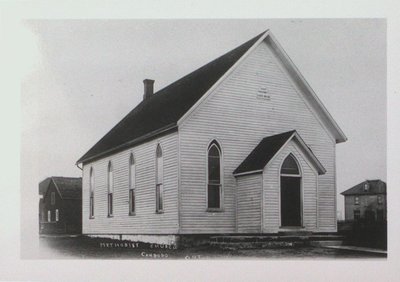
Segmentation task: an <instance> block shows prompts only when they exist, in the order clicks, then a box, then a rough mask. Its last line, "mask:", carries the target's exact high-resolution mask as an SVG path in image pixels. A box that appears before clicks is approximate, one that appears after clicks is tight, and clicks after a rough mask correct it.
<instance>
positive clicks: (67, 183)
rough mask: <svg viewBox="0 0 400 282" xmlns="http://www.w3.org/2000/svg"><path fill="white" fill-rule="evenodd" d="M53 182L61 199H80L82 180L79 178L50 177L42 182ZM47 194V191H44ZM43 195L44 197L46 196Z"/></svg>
mask: <svg viewBox="0 0 400 282" xmlns="http://www.w3.org/2000/svg"><path fill="white" fill-rule="evenodd" d="M47 180H50V181H53V183H54V185H55V186H56V189H57V191H58V192H59V194H60V196H61V198H62V199H78V200H79V199H82V178H81V177H60V176H52V177H49V178H46V179H45V180H43V181H42V182H45V181H46V183H48V184H49V183H50V181H47ZM46 193H47V189H46ZM46 193H44V195H45V194H46Z"/></svg>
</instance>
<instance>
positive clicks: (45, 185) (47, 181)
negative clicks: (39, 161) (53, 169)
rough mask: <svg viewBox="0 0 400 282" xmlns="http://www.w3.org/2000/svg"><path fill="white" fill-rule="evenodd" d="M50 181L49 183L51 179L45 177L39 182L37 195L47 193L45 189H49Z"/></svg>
mask: <svg viewBox="0 0 400 282" xmlns="http://www.w3.org/2000/svg"><path fill="white" fill-rule="evenodd" d="M50 181H51V177H47V178H46V179H44V180H43V181H40V183H39V195H45V194H46V193H47V188H49V184H50Z"/></svg>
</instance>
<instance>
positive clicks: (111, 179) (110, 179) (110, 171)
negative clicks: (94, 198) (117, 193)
mask: <svg viewBox="0 0 400 282" xmlns="http://www.w3.org/2000/svg"><path fill="white" fill-rule="evenodd" d="M107 185H108V216H109V217H111V216H112V215H113V192H114V176H113V167H112V164H111V162H109V163H108V177H107Z"/></svg>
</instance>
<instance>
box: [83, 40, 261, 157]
mask: <svg viewBox="0 0 400 282" xmlns="http://www.w3.org/2000/svg"><path fill="white" fill-rule="evenodd" d="M265 33H266V32H263V33H260V34H259V35H257V36H256V37H254V38H252V39H250V40H249V41H247V42H246V43H244V44H242V45H240V46H239V47H237V48H235V49H233V50H232V51H230V52H228V53H226V54H225V55H222V56H221V57H219V58H217V59H215V60H214V61H212V62H210V63H208V64H206V65H204V66H202V67H201V68H199V69H197V70H195V71H194V72H192V73H190V74H188V75H186V76H184V77H182V78H181V79H179V80H177V81H175V82H174V83H172V84H170V85H168V86H166V87H165V88H163V89H161V90H160V91H158V92H156V93H155V94H153V95H152V96H151V97H149V98H147V99H145V100H144V101H142V102H141V103H140V104H139V105H138V106H137V107H136V108H134V109H133V110H132V111H131V112H130V113H128V115H126V116H125V117H124V118H123V119H122V120H121V121H120V122H119V123H118V124H117V125H116V126H115V127H114V128H112V129H111V130H110V131H109V132H108V133H107V134H106V135H105V136H104V137H103V138H101V139H100V141H98V142H97V143H96V144H95V145H94V146H93V147H92V148H91V149H90V150H89V151H88V152H87V153H86V154H84V155H83V156H82V157H81V158H80V159H79V160H78V161H77V163H82V162H86V161H89V160H91V159H94V158H96V157H99V156H100V155H104V153H107V152H110V150H113V149H119V148H121V147H122V146H124V145H127V146H128V145H133V144H135V143H136V142H140V141H145V140H147V139H148V138H146V137H152V136H154V135H156V134H159V133H161V132H164V131H167V130H174V129H176V124H177V122H178V120H179V119H180V118H181V117H182V116H183V115H184V114H185V113H186V112H187V111H188V110H189V109H190V108H191V107H192V106H193V105H194V104H195V103H196V102H197V101H198V100H199V99H200V98H201V97H202V96H203V95H204V94H205V93H206V92H207V90H209V89H210V88H211V87H212V86H213V85H214V84H215V83H216V82H217V81H218V79H219V78H220V77H221V76H223V75H224V74H225V73H226V72H227V71H228V70H229V69H230V68H231V67H232V66H233V65H234V64H235V63H236V62H237V61H238V60H239V59H240V58H241V57H242V56H243V55H244V54H245V53H246V52H247V51H248V50H249V48H250V47H251V46H253V45H254V43H255V42H257V40H258V39H260V38H261V37H262V36H263V35H264V34H265ZM139 138H140V139H139ZM138 139H139V140H138ZM135 141H136V142H135Z"/></svg>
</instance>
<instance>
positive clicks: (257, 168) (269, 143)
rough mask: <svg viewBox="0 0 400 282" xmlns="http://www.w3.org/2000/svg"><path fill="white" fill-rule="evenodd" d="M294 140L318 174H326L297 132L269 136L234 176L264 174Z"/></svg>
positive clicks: (236, 170)
mask: <svg viewBox="0 0 400 282" xmlns="http://www.w3.org/2000/svg"><path fill="white" fill-rule="evenodd" d="M293 138H296V140H297V141H298V143H299V145H300V146H301V147H302V149H303V150H304V151H305V153H306V154H307V155H308V157H309V158H310V160H311V161H312V162H313V165H314V166H315V168H316V169H317V171H318V174H324V173H325V172H326V169H325V168H324V166H323V165H322V164H321V163H320V161H319V160H318V159H317V157H316V156H315V155H314V153H313V152H312V151H311V149H310V148H309V147H308V146H307V145H306V143H305V142H304V141H303V139H302V138H301V137H300V135H299V134H298V133H297V131H296V130H291V131H288V132H284V133H280V134H276V135H272V136H268V137H265V138H264V139H262V140H261V142H260V143H258V145H257V146H256V147H255V148H254V149H253V150H252V151H251V152H250V154H249V155H248V156H247V157H246V159H245V160H244V161H243V162H242V163H241V164H240V165H239V166H238V167H237V168H236V169H235V170H234V172H233V174H234V175H235V176H239V175H243V174H250V173H256V172H262V170H263V169H264V167H265V166H266V165H267V164H268V163H269V162H270V161H271V160H272V159H273V158H274V157H275V156H276V155H277V154H278V152H279V151H280V150H281V148H283V147H284V146H285V145H286V144H287V143H288V142H289V141H290V140H291V139H293Z"/></svg>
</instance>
